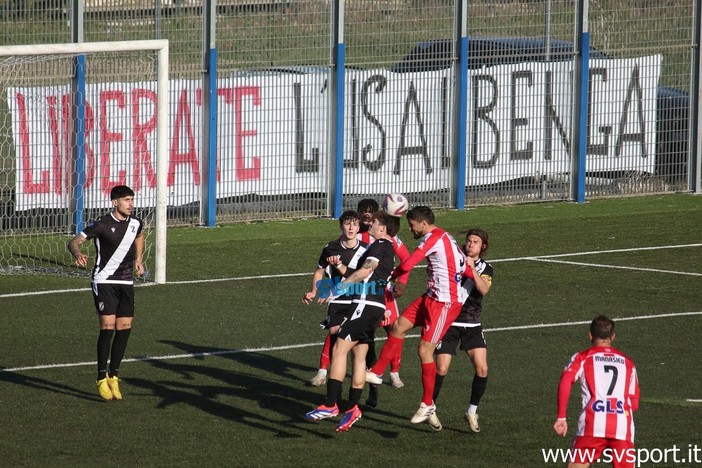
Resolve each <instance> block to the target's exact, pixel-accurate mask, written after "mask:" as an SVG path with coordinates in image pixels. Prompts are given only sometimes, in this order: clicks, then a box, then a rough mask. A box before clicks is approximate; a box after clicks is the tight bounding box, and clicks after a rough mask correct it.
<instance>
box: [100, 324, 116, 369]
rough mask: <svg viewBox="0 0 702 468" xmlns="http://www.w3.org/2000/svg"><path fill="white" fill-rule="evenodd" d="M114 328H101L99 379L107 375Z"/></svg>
mask: <svg viewBox="0 0 702 468" xmlns="http://www.w3.org/2000/svg"><path fill="white" fill-rule="evenodd" d="M113 334H114V330H100V334H99V335H98V341H97V365H98V376H97V379H98V380H102V379H104V378H105V377H106V376H107V359H108V358H109V356H110V343H111V342H112V335H113Z"/></svg>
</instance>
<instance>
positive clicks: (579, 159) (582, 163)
mask: <svg viewBox="0 0 702 468" xmlns="http://www.w3.org/2000/svg"><path fill="white" fill-rule="evenodd" d="M587 16H588V0H578V1H577V7H576V9H575V41H574V42H575V50H574V51H573V52H574V53H575V56H574V59H575V63H574V67H573V130H572V132H573V139H572V143H571V150H570V152H571V158H570V162H571V165H570V174H571V177H570V190H571V194H570V196H571V198H572V199H573V200H574V201H576V202H578V203H583V202H584V201H585V171H586V160H587V123H588V122H587V115H588V108H587V101H588V81H589V77H590V73H589V68H590V64H589V61H590V60H589V54H590V32H589V31H588V25H587V19H588V18H587Z"/></svg>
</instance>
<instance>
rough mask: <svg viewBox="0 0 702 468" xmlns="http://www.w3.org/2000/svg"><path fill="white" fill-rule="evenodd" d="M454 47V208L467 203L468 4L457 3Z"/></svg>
mask: <svg viewBox="0 0 702 468" xmlns="http://www.w3.org/2000/svg"><path fill="white" fill-rule="evenodd" d="M455 15H456V27H455V41H454V44H455V45H454V47H455V49H456V55H457V56H458V62H457V63H456V66H455V67H454V74H453V76H454V93H453V95H454V103H455V104H454V106H453V108H454V118H453V122H454V131H453V135H454V137H453V145H452V146H453V151H454V156H453V157H452V158H451V160H452V161H453V164H454V167H453V193H454V200H453V206H454V207H455V208H456V209H458V210H462V209H463V208H465V204H466V128H467V123H466V122H467V119H468V116H467V115H466V114H467V112H468V103H467V100H468V1H467V0H456V13H455Z"/></svg>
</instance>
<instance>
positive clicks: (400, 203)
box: [383, 192, 409, 216]
mask: <svg viewBox="0 0 702 468" xmlns="http://www.w3.org/2000/svg"><path fill="white" fill-rule="evenodd" d="M383 210H385V211H387V212H388V214H390V215H392V216H404V215H405V213H407V210H409V202H408V201H407V197H405V196H404V195H402V194H401V193H396V192H393V193H388V194H387V195H386V196H385V199H384V200H383Z"/></svg>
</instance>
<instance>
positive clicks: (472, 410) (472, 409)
mask: <svg viewBox="0 0 702 468" xmlns="http://www.w3.org/2000/svg"><path fill="white" fill-rule="evenodd" d="M477 412H478V407H477V406H475V405H470V406H469V407H468V411H466V413H468V414H475V413H477Z"/></svg>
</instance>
